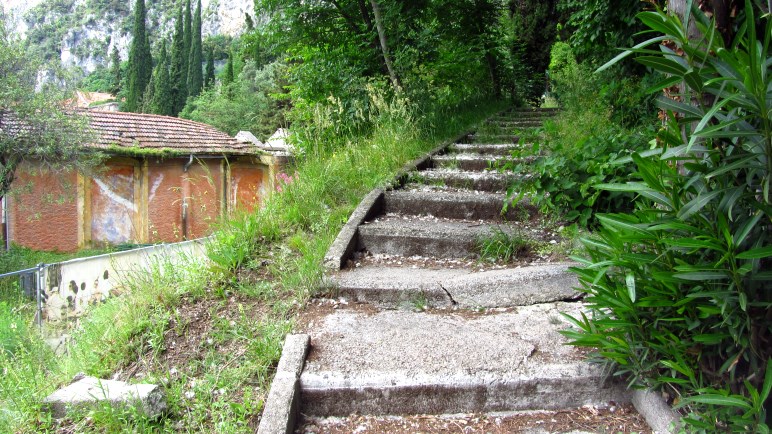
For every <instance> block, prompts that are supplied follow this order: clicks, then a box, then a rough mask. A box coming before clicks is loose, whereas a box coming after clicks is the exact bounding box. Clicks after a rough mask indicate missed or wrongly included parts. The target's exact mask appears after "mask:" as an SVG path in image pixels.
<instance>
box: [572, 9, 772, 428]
mask: <svg viewBox="0 0 772 434" xmlns="http://www.w3.org/2000/svg"><path fill="white" fill-rule="evenodd" d="M754 11H755V8H754V7H753V6H752V5H751V4H750V2H746V8H745V13H746V14H747V19H746V20H745V24H743V25H742V26H740V27H739V29H738V36H737V40H736V42H735V44H734V45H733V46H731V47H729V48H724V47H723V41H722V39H721V38H720V37H717V36H716V30H715V26H714V25H713V24H712V23H710V22H709V21H708V20H707V19H706V18H705V17H704V16H702V15H697V16H695V17H693V18H694V19H696V20H697V22H696V25H697V27H698V28H699V29H700V31H701V33H702V35H704V36H703V37H701V38H698V39H689V37H688V36H687V32H686V31H685V28H686V25H684V24H682V23H681V22H680V21H679V20H678V18H675V17H673V16H669V15H667V14H665V13H663V12H659V11H658V12H646V13H642V14H640V15H639V17H640V19H641V20H642V21H643V22H644V23H645V24H646V25H647V26H649V27H650V28H652V29H653V30H654V31H656V32H657V33H664V34H665V36H663V37H657V38H653V39H652V40H651V42H652V43H654V42H659V41H661V40H663V39H667V40H668V41H672V42H673V44H675V47H674V48H675V49H674V50H671V49H670V48H668V47H664V46H663V47H660V50H657V51H654V50H645V51H644V52H643V54H645V55H644V56H640V57H638V58H637V60H638V61H639V62H641V63H643V64H644V65H647V66H650V67H652V68H656V69H658V70H660V71H663V72H667V73H668V74H670V77H668V78H667V79H665V80H663V81H662V82H661V83H660V85H659V86H658V87H659V88H663V87H669V86H672V85H674V84H678V83H682V84H683V86H684V89H685V93H684V94H683V95H681V98H682V101H699V102H701V104H698V105H689V104H685V103H682V102H678V101H675V100H672V99H669V98H665V97H662V98H661V99H660V101H659V104H660V106H661V107H662V108H663V109H664V110H666V111H667V117H668V119H669V120H668V122H667V124H666V126H665V127H664V128H663V129H662V130H661V131H660V132H659V134H658V135H657V143H658V144H659V145H660V146H659V147H657V148H656V149H653V150H651V151H648V152H641V153H636V154H634V155H633V156H632V157H631V160H632V162H633V163H634V164H635V166H636V169H637V171H636V173H635V176H634V178H635V179H636V180H635V181H630V182H626V183H618V184H611V185H609V184H605V185H600V186H599V188H602V189H604V190H605V191H619V192H627V193H632V194H636V195H637V200H636V206H637V209H636V211H635V212H634V213H632V214H631V215H625V214H606V215H600V216H599V217H598V218H599V219H600V222H601V225H602V228H601V230H600V231H599V232H598V234H597V235H596V236H594V237H592V238H590V239H587V240H586V241H585V245H586V247H587V250H588V253H589V257H588V258H580V260H581V261H582V262H583V263H584V265H585V266H584V268H578V269H576V270H575V272H576V273H577V274H578V275H579V279H580V282H581V284H582V287H583V290H584V291H585V292H586V293H587V294H588V295H589V297H588V298H587V301H588V302H589V306H590V315H589V316H582V318H571V320H572V321H573V323H574V325H575V326H577V327H578V331H570V332H567V333H566V334H567V335H568V336H569V337H571V338H572V339H573V344H574V345H581V346H590V347H595V348H596V349H597V350H598V353H597V354H598V356H600V357H601V358H602V359H603V360H605V361H606V362H608V363H610V364H611V365H613V367H614V370H615V372H616V374H617V375H626V376H628V379H629V383H630V384H631V385H635V386H654V387H664V388H666V389H667V390H669V391H670V392H671V393H674V394H676V395H679V406H681V407H684V408H685V409H686V411H687V412H688V413H689V416H688V417H687V418H686V422H688V423H689V424H691V426H692V428H693V429H695V430H700V431H702V430H704V431H710V432H713V431H731V432H768V427H767V425H765V420H767V421H768V419H767V418H766V415H765V410H764V402H765V401H766V400H767V399H768V396H769V392H770V388H771V387H772V372H769V371H770V370H772V346H770V344H769V342H770V339H771V338H772V321H770V311H772V310H771V308H772V293H770V287H771V286H770V281H772V272H770V271H769V270H770V269H772V260H770V258H772V237H770V229H771V226H770V222H771V221H772V206H770V205H771V204H770V192H769V184H770V168H772V119H770V116H769V110H770V106H769V102H770V101H771V99H770V95H771V93H770V92H772V81H771V80H770V74H769V65H770V64H771V63H772V56H770V52H769V44H770V39H772V37H771V36H770V35H772V20H771V19H770V17H769V14H767V15H765V16H764V17H762V18H760V19H759V20H758V22H757V21H755V17H754ZM759 24H764V27H765V31H764V32H760V33H759V34H763V35H764V40H758V39H757V37H756V35H757V33H756V26H757V25H759ZM676 52H678V53H683V56H681V55H679V54H676ZM707 101H712V104H710V103H706V102H707Z"/></svg>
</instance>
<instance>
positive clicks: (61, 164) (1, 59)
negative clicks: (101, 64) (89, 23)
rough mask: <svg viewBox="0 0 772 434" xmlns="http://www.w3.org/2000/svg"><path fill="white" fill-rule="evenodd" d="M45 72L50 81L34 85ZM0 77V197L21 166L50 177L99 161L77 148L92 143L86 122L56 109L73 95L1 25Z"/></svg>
mask: <svg viewBox="0 0 772 434" xmlns="http://www.w3.org/2000/svg"><path fill="white" fill-rule="evenodd" d="M3 18H4V17H3ZM49 68H50V69H49ZM44 69H47V70H48V74H49V75H48V76H49V77H50V78H51V79H50V80H49V81H48V82H45V83H41V84H40V85H38V83H37V82H38V77H39V74H40V73H41V71H43V70H44ZM0 77H2V80H0V126H2V128H0V196H5V194H6V193H8V191H9V189H10V187H11V183H12V181H13V179H14V175H15V173H16V169H17V167H18V165H19V164H20V163H21V162H23V161H37V162H39V163H40V167H42V168H43V170H53V171H56V170H65V169H67V168H78V169H83V170H88V169H90V168H91V167H93V165H94V164H96V163H97V162H98V161H99V159H100V155H99V154H98V153H94V152H88V151H86V150H85V149H84V148H83V147H82V146H81V144H82V143H84V142H85V141H87V140H89V138H90V135H89V131H88V129H87V126H86V122H87V121H86V119H85V118H83V117H82V116H78V115H76V114H72V113H67V112H65V111H64V110H63V108H62V107H61V105H60V101H63V100H65V99H67V98H71V95H72V94H71V93H70V91H69V90H67V89H62V88H60V87H59V86H58V85H57V81H58V80H60V79H64V78H66V77H65V76H64V75H63V74H61V71H60V70H59V69H58V68H56V67H55V66H53V65H51V66H44V65H43V63H42V62H41V61H40V59H38V58H36V57H35V56H32V55H31V54H30V53H28V52H27V51H26V50H25V48H24V44H22V43H21V41H19V40H18V39H17V38H16V36H15V35H13V34H10V32H9V31H8V29H7V28H6V27H5V21H4V20H2V21H0Z"/></svg>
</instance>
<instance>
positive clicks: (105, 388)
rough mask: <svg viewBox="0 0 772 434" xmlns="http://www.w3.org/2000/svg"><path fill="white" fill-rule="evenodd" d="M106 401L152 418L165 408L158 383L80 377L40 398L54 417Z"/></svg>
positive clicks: (164, 400) (44, 406) (63, 415)
mask: <svg viewBox="0 0 772 434" xmlns="http://www.w3.org/2000/svg"><path fill="white" fill-rule="evenodd" d="M104 402H109V403H110V404H111V405H113V406H116V407H126V408H128V407H132V406H135V408H136V409H137V411H138V412H140V413H141V414H144V415H145V416H147V417H150V418H155V417H158V416H160V415H161V413H163V412H164V411H166V397H165V395H164V392H163V390H162V389H161V387H160V386H157V385H154V384H129V383H126V382H123V381H114V380H102V379H99V378H94V377H83V378H80V379H78V380H77V381H75V382H73V383H72V384H70V385H68V386H65V387H63V388H61V389H59V390H57V391H56V392H54V393H52V394H51V395H49V396H47V397H46V398H45V399H44V400H43V408H44V409H45V410H47V411H50V412H51V414H52V415H53V416H54V417H55V418H63V417H65V416H66V414H67V412H68V411H70V410H83V409H87V408H89V407H95V406H98V405H100V404H101V403H104Z"/></svg>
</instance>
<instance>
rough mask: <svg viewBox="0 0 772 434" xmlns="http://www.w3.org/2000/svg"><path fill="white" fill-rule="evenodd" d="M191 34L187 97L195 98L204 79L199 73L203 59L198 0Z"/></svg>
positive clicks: (199, 3)
mask: <svg viewBox="0 0 772 434" xmlns="http://www.w3.org/2000/svg"><path fill="white" fill-rule="evenodd" d="M191 32H192V38H191V45H190V57H188V59H189V61H188V96H192V97H196V96H198V94H200V93H201V88H202V87H203V86H204V77H203V74H202V71H201V62H202V57H203V56H202V47H201V44H202V41H201V0H198V6H197V7H196V15H195V16H194V18H193V25H192V26H191Z"/></svg>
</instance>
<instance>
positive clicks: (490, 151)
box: [448, 143, 531, 155]
mask: <svg viewBox="0 0 772 434" xmlns="http://www.w3.org/2000/svg"><path fill="white" fill-rule="evenodd" d="M524 147H528V148H530V147H531V145H520V144H515V143H499V144H490V143H488V144H485V143H455V144H453V145H450V146H449V147H448V152H455V153H459V154H487V155H512V152H513V151H515V150H517V149H522V148H524Z"/></svg>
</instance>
